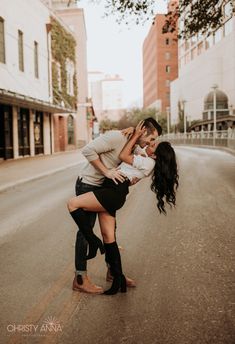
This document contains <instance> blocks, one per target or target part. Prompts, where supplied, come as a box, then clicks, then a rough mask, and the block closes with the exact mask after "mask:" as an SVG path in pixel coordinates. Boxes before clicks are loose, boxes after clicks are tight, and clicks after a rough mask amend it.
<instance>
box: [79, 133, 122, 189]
mask: <svg viewBox="0 0 235 344" xmlns="http://www.w3.org/2000/svg"><path fill="white" fill-rule="evenodd" d="M119 139H120V136H118V133H116V132H107V133H105V134H104V135H101V136H99V137H97V138H96V139H95V140H93V141H91V142H90V143H88V144H87V145H86V146H85V147H84V148H83V149H82V154H83V155H84V156H85V158H87V160H88V161H89V162H90V163H91V165H92V166H93V167H94V168H95V169H97V170H98V171H99V172H100V173H101V174H103V175H104V176H105V177H106V178H109V179H112V180H113V181H114V182H115V183H117V180H118V181H120V182H122V181H124V178H123V176H122V173H121V172H120V171H117V170H116V169H108V168H107V167H106V166H105V165H104V164H103V162H102V161H101V160H100V157H99V155H100V154H102V153H107V152H110V151H112V150H113V149H114V147H115V145H116V143H117V142H118V140H119Z"/></svg>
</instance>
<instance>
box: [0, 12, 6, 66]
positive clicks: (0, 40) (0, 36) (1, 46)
mask: <svg viewBox="0 0 235 344" xmlns="http://www.w3.org/2000/svg"><path fill="white" fill-rule="evenodd" d="M0 62H2V63H6V57H5V34H4V20H3V18H1V17H0Z"/></svg>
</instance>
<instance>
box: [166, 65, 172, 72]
mask: <svg viewBox="0 0 235 344" xmlns="http://www.w3.org/2000/svg"><path fill="white" fill-rule="evenodd" d="M166 72H167V73H170V72H171V67H170V66H168V65H167V66H166Z"/></svg>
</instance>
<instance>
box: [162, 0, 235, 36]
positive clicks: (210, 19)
mask: <svg viewBox="0 0 235 344" xmlns="http://www.w3.org/2000/svg"><path fill="white" fill-rule="evenodd" d="M226 3H228V4H230V11H229V12H230V14H229V15H230V16H232V15H233V14H234V12H235V6H234V0H222V1H221V0H203V1H202V0H201V1H200V0H198V1H191V0H181V1H179V4H178V5H176V6H173V7H172V8H171V10H170V11H169V13H168V14H167V15H166V23H165V25H164V27H163V33H165V32H174V31H176V30H177V29H178V28H180V31H179V32H178V38H185V39H187V38H190V37H192V36H195V35H197V34H198V33H200V34H208V33H210V32H212V31H215V30H216V29H218V28H219V27H220V26H221V25H222V24H223V22H224V6H225V4H226ZM179 17H181V19H180V21H183V23H182V24H181V23H180V25H179V23H178V18H179Z"/></svg>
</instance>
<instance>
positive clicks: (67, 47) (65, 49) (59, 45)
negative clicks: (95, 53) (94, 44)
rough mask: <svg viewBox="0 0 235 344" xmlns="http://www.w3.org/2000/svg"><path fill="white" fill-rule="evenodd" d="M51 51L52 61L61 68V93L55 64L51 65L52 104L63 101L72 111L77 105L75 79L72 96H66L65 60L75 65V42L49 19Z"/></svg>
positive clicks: (75, 79) (61, 27) (74, 80)
mask: <svg viewBox="0 0 235 344" xmlns="http://www.w3.org/2000/svg"><path fill="white" fill-rule="evenodd" d="M51 24H52V27H51V51H52V57H53V60H54V61H56V62H59V63H60V67H61V91H60V90H59V85H58V78H59V76H58V72H57V68H56V62H53V63H52V86H53V100H54V103H61V101H65V102H66V103H67V104H69V106H70V107H71V108H73V109H76V103H77V78H76V75H74V78H73V87H74V96H71V95H69V94H67V73H66V59H70V60H71V61H73V63H74V65H75V63H76V50H75V49H76V41H75V39H74V37H73V36H72V35H71V34H70V33H68V32H67V31H66V30H65V29H64V28H63V26H62V25H61V24H60V23H59V22H58V21H57V20H55V19H54V18H53V17H51ZM67 104H65V105H67Z"/></svg>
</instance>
